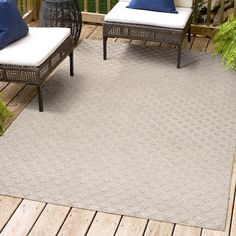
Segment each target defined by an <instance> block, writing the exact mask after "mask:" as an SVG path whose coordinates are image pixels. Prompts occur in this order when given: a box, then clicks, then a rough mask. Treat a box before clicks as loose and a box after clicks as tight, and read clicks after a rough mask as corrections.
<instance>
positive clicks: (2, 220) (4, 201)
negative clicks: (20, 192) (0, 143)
mask: <svg viewBox="0 0 236 236" xmlns="http://www.w3.org/2000/svg"><path fill="white" fill-rule="evenodd" d="M21 201H22V199H21V198H15V197H8V196H3V195H0V232H1V231H2V229H3V227H4V226H5V225H6V223H7V222H8V220H9V219H10V218H11V216H12V215H13V213H14V212H15V210H16V209H17V207H18V206H19V204H20V203H21Z"/></svg>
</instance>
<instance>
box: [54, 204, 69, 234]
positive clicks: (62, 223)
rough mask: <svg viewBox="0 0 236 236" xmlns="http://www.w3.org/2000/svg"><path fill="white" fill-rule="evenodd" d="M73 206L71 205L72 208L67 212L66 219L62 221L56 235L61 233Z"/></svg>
mask: <svg viewBox="0 0 236 236" xmlns="http://www.w3.org/2000/svg"><path fill="white" fill-rule="evenodd" d="M72 209H73V207H70V210H69V211H68V212H67V214H66V216H65V219H64V220H63V221H62V222H61V225H60V227H59V228H58V230H57V232H56V236H57V235H58V234H59V233H60V231H61V228H62V227H63V225H64V223H65V221H66V219H67V217H68V216H69V215H70V213H71V211H72Z"/></svg>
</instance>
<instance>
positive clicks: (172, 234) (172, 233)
mask: <svg viewBox="0 0 236 236" xmlns="http://www.w3.org/2000/svg"><path fill="white" fill-rule="evenodd" d="M175 227H176V224H174V227H173V230H172V232H171V236H174V232H175Z"/></svg>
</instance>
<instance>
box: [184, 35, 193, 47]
mask: <svg viewBox="0 0 236 236" xmlns="http://www.w3.org/2000/svg"><path fill="white" fill-rule="evenodd" d="M194 40H195V36H192V37H191V40H190V42H188V36H185V37H184V41H183V44H182V48H187V49H191V47H192V44H193V42H194Z"/></svg>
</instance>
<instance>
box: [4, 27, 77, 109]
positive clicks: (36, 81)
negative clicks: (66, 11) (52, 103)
mask: <svg viewBox="0 0 236 236" xmlns="http://www.w3.org/2000/svg"><path fill="white" fill-rule="evenodd" d="M68 55H69V57H70V75H71V76H73V39H72V37H71V34H70V29H68V28H56V27H53V28H43V27H39V28H29V33H28V35H27V36H26V37H24V38H22V39H20V40H18V41H16V42H14V43H12V44H10V45H9V46H7V47H6V48H4V49H3V50H0V81H6V82H16V83H17V82H18V83H25V84H30V85H36V86H37V90H38V103H39V111H43V98H42V93H41V87H42V85H43V83H44V82H45V80H46V78H47V77H48V75H49V74H50V73H51V72H52V71H53V70H54V69H55V68H56V67H57V66H58V65H59V64H60V63H61V62H62V61H63V60H64V58H65V57H67V56H68Z"/></svg>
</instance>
